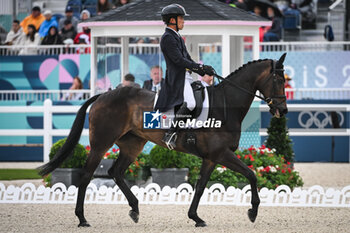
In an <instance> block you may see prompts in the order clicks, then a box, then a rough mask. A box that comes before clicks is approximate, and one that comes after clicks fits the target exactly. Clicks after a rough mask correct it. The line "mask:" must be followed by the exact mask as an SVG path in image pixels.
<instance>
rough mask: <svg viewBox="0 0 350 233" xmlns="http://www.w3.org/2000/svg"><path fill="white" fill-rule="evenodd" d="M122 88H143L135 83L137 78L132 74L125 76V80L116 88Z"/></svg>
mask: <svg viewBox="0 0 350 233" xmlns="http://www.w3.org/2000/svg"><path fill="white" fill-rule="evenodd" d="M120 87H137V88H141V87H140V85H139V84H137V83H135V76H134V75H132V74H127V75H125V76H124V80H123V82H122V83H120V84H119V85H118V86H117V87H116V88H120Z"/></svg>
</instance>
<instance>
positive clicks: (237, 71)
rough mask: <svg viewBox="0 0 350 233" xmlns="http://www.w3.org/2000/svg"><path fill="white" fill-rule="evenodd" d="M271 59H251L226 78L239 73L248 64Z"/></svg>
mask: <svg viewBox="0 0 350 233" xmlns="http://www.w3.org/2000/svg"><path fill="white" fill-rule="evenodd" d="M267 60H270V59H267V58H265V59H259V60H254V61H249V62H248V63H246V64H244V65H242V66H241V67H239V68H238V69H236V70H235V71H233V72H232V73H231V74H229V75H228V76H227V77H226V78H231V77H232V76H235V75H237V74H238V73H239V72H240V71H241V70H243V69H245V68H246V67H247V66H249V65H251V64H254V63H258V62H263V61H267Z"/></svg>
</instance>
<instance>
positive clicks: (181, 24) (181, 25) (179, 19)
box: [177, 15, 185, 30]
mask: <svg viewBox="0 0 350 233" xmlns="http://www.w3.org/2000/svg"><path fill="white" fill-rule="evenodd" d="M184 25H185V20H184V17H183V16H181V15H179V16H177V27H178V28H179V30H182V29H183V28H184Z"/></svg>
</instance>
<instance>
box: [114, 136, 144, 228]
mask: <svg viewBox="0 0 350 233" xmlns="http://www.w3.org/2000/svg"><path fill="white" fill-rule="evenodd" d="M146 142H147V141H146V140H144V139H142V138H139V137H137V136H135V135H133V134H126V135H125V136H123V137H122V138H121V139H120V140H119V141H118V145H119V148H120V154H119V157H118V159H117V160H116V161H115V162H114V164H113V166H112V167H111V168H110V169H109V171H108V173H109V175H110V176H112V177H113V179H114V181H115V183H116V184H117V185H118V187H119V188H120V190H121V191H122V192H123V194H124V195H125V197H126V199H127V200H128V203H129V206H130V207H131V210H130V212H129V216H130V217H131V219H132V220H133V221H134V222H135V223H137V222H138V221H139V206H138V204H139V201H138V200H137V198H136V197H135V195H134V194H133V193H132V192H131V190H130V188H129V187H128V186H127V185H126V183H125V181H124V173H125V171H126V169H127V168H128V167H129V166H130V164H131V163H132V162H134V160H135V159H136V157H137V156H138V155H139V153H140V152H141V151H142V149H143V146H144V145H145V143H146Z"/></svg>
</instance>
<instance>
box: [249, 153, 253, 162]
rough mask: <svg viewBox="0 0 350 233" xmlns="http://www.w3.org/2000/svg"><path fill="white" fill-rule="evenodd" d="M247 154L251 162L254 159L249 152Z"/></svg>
mask: <svg viewBox="0 0 350 233" xmlns="http://www.w3.org/2000/svg"><path fill="white" fill-rule="evenodd" d="M248 156H249V159H250V161H252V162H253V161H254V158H253V156H252V155H251V154H249V155H248Z"/></svg>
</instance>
